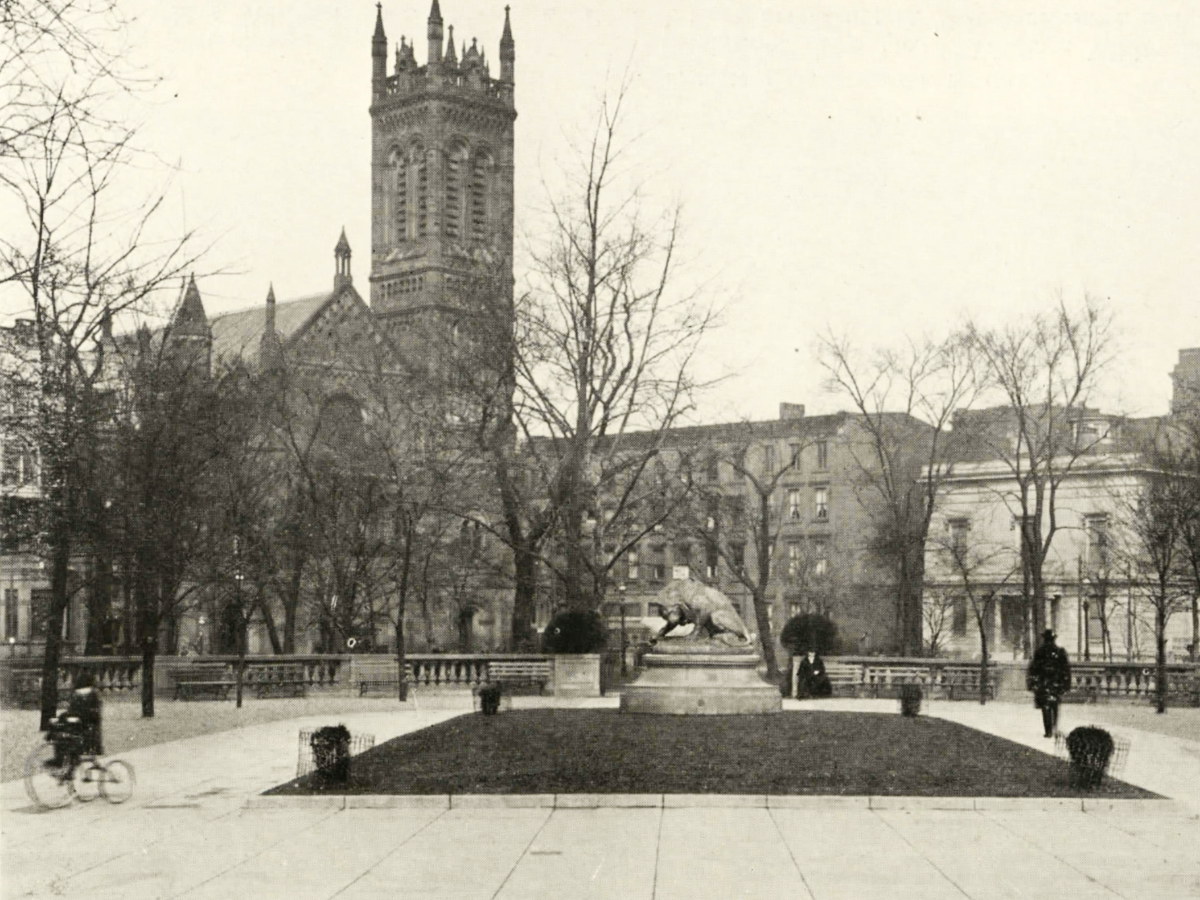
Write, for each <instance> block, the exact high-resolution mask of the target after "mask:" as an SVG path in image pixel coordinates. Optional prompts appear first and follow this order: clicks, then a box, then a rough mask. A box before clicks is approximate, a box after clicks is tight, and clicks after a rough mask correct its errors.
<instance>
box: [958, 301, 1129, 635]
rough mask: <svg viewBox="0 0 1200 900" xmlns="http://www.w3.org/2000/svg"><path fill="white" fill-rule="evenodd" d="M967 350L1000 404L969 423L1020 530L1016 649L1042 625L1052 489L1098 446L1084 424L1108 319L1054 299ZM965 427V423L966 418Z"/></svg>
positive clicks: (1054, 527)
mask: <svg viewBox="0 0 1200 900" xmlns="http://www.w3.org/2000/svg"><path fill="white" fill-rule="evenodd" d="M969 339H970V346H971V348H972V350H973V352H974V353H976V354H978V356H979V359H980V361H981V363H982V364H983V365H984V366H985V367H986V372H987V376H988V378H989V380H990V382H991V383H992V384H993V385H994V386H995V389H996V390H997V391H998V392H999V394H1000V395H1001V397H1002V398H1003V400H1004V408H1003V409H1002V410H1001V411H1000V412H999V414H998V415H996V416H993V418H992V419H991V420H990V421H983V420H979V421H975V422H973V423H972V425H971V430H972V432H973V435H972V437H973V439H976V440H979V441H981V442H982V443H983V444H984V445H985V446H986V448H987V449H988V451H989V455H991V457H992V458H994V459H997V460H1001V461H1003V463H1004V465H1005V466H1006V468H1007V469H1008V472H1009V474H1010V476H1011V477H1012V480H1013V484H1014V487H1013V489H1012V490H1011V491H1009V490H1006V491H1005V497H1004V499H1005V502H1006V503H1007V504H1009V506H1010V509H1012V510H1013V512H1014V515H1015V517H1016V521H1017V522H1018V524H1019V530H1020V539H1021V543H1020V546H1021V560H1022V599H1023V604H1022V607H1023V608H1022V614H1023V618H1024V628H1023V630H1022V644H1023V647H1024V650H1025V653H1026V655H1028V653H1029V651H1030V647H1031V643H1032V642H1031V633H1040V632H1041V631H1042V630H1043V629H1044V628H1045V622H1046V608H1045V607H1046V583H1045V575H1044V568H1045V564H1046V559H1047V557H1048V556H1049V554H1050V548H1051V545H1052V544H1053V542H1054V538H1055V536H1056V535H1057V533H1058V530H1059V528H1060V525H1061V523H1060V522H1059V517H1058V491H1059V488H1060V486H1061V485H1062V483H1063V481H1064V480H1065V479H1066V478H1068V477H1069V476H1070V475H1071V473H1072V472H1073V471H1074V470H1075V469H1076V468H1077V467H1078V466H1079V464H1080V462H1081V460H1084V459H1086V457H1087V454H1088V452H1089V451H1090V450H1091V449H1092V447H1093V446H1094V444H1095V443H1097V442H1098V441H1099V440H1102V439H1103V438H1104V436H1105V435H1104V434H1096V435H1094V436H1092V437H1091V438H1089V437H1088V436H1087V432H1086V430H1085V429H1083V428H1082V427H1081V422H1082V420H1084V419H1085V417H1086V415H1087V413H1088V412H1089V410H1088V407H1087V404H1088V401H1089V400H1090V399H1091V394H1092V392H1093V390H1094V389H1095V387H1096V383H1097V380H1098V378H1099V376H1100V375H1101V373H1102V372H1103V371H1104V369H1105V367H1106V366H1107V365H1108V363H1109V360H1110V343H1111V318H1110V316H1109V315H1108V314H1107V313H1106V312H1105V311H1104V310H1103V309H1102V308H1101V307H1100V305H1099V304H1098V303H1097V302H1096V301H1095V300H1093V299H1092V298H1090V297H1089V298H1086V299H1085V300H1084V302H1083V304H1082V305H1081V306H1080V307H1079V308H1078V309H1071V308H1070V307H1068V306H1067V304H1066V303H1065V301H1060V303H1059V304H1058V306H1057V307H1056V308H1055V309H1054V311H1053V312H1052V313H1049V314H1046V315H1039V316H1036V317H1034V318H1033V319H1032V320H1031V321H1028V322H1023V323H1022V324H1020V325H1012V326H1008V327H1006V328H1003V329H996V330H988V329H984V328H982V327H980V326H978V325H974V324H973V325H971V326H969ZM963 423H964V424H966V421H965V420H963Z"/></svg>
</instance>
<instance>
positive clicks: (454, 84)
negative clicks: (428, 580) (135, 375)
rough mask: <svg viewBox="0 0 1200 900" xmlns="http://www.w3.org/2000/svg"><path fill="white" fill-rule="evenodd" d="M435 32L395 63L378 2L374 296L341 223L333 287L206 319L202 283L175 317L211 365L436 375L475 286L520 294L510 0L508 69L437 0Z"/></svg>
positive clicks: (487, 626)
mask: <svg viewBox="0 0 1200 900" xmlns="http://www.w3.org/2000/svg"><path fill="white" fill-rule="evenodd" d="M427 35H428V47H427V51H426V62H425V65H419V64H418V63H417V59H416V47H415V41H414V42H412V43H410V42H407V41H406V40H405V39H404V38H401V40H400V42H399V44H398V45H397V46H396V47H395V53H394V57H393V59H392V62H391V66H390V68H391V72H390V74H389V53H388V39H387V36H386V34H385V32H384V26H383V10H382V7H381V6H379V5H377V13H376V19H375V32H374V34H373V36H372V38H371V108H370V116H371V173H370V186H371V268H370V276H369V279H368V284H369V291H368V296H369V300H366V299H364V297H363V294H361V293H360V292H359V288H358V287H357V286H356V285H355V283H354V278H353V276H352V273H351V248H350V243H349V241H348V239H347V237H346V234H345V231H344V230H343V232H342V234H341V237H340V239H339V240H338V242H337V246H336V247H335V249H334V276H333V289H332V290H324V289H322V290H319V291H317V292H314V293H312V294H310V295H307V296H303V297H298V298H294V299H290V300H279V301H277V300H276V298H275V294H274V290H273V289H268V291H267V297H266V303H265V305H259V306H256V307H255V308H252V309H247V310H242V311H239V312H231V313H226V314H221V315H215V316H212V317H209V316H207V315H206V313H205V311H204V305H203V301H202V298H201V293H200V290H199V288H198V286H197V285H196V284H195V282H194V281H193V282H192V283H190V284H189V285H188V288H187V290H186V291H185V294H184V297H183V299H182V301H181V303H180V305H179V307H178V308H177V310H176V312H175V314H174V319H173V321H172V326H171V332H172V334H173V336H174V337H175V339H177V340H179V339H186V340H188V341H190V342H192V343H193V345H195V344H201V345H204V344H206V345H207V348H208V352H209V357H210V359H212V360H213V361H214V362H217V363H220V362H221V361H231V360H234V359H240V360H241V361H242V362H243V363H245V364H248V365H249V366H251V367H252V368H268V367H270V366H272V365H274V364H276V363H280V362H286V363H287V364H288V365H289V366H294V367H298V368H303V369H306V370H308V371H309V372H314V371H320V370H322V369H324V370H325V371H326V372H329V373H334V372H337V371H341V372H345V371H347V370H353V369H354V367H355V366H359V367H363V368H366V367H369V366H370V365H373V364H378V360H379V359H380V358H381V357H382V358H384V359H389V360H390V365H391V367H392V368H394V369H395V370H397V371H406V372H410V373H419V372H429V371H431V370H432V369H435V368H437V359H436V358H434V357H436V356H437V354H439V353H440V352H444V351H442V350H440V349H439V348H443V347H445V346H447V343H448V342H447V341H446V340H431V339H430V337H431V335H433V334H435V333H436V334H437V335H439V336H440V337H442V338H445V337H446V336H447V335H450V334H455V335H456V334H457V329H458V327H459V319H460V317H461V316H462V315H463V312H464V305H465V303H464V295H465V294H466V293H469V290H468V287H467V286H469V285H477V284H480V283H487V284H493V285H497V288H496V289H495V290H494V291H493V292H492V294H491V295H492V296H498V297H499V298H500V301H501V302H502V303H507V304H511V300H512V251H513V122H514V120H515V119H516V115H517V113H516V110H515V108H514V105H513V64H514V45H513V38H512V30H511V27H510V24H509V17H508V8H507V7H506V8H505V17H504V30H503V33H502V35H501V38H500V58H499V62H500V69H499V77H498V78H494V77H492V71H491V66H490V65H489V62H488V60H487V58H486V54H485V52H484V51H483V50H482V49H480V48H479V46H478V45H477V43H476V41H475V40H474V39H472V41H471V44H470V46H467V44H466V43H465V42H463V44H462V45H461V49H456V48H455V42H454V28H453V26H450V27H449V28H448V29H446V28H444V24H443V20H442V15H441V10H440V8H439V5H438V0H433V6H432V8H431V10H430V13H429V19H428V23H427ZM492 321H498V319H495V318H493V319H492ZM485 339H486V336H485ZM368 357H369V358H370V362H368ZM339 381H343V379H339V378H338V377H337V376H336V375H332V374H331V377H330V384H329V389H330V391H331V392H333V393H345V390H346V388H345V384H344V383H341V384H339V383H338V382H339ZM501 615H502V613H501V612H500V611H499V610H494V611H491V612H489V611H487V610H485V611H484V612H483V613H482V614H481V616H480V621H479V622H478V623H477V629H478V628H479V627H482V628H483V631H484V633H483V634H482V635H479V637H480V638H481V639H480V641H479V643H480V644H483V645H495V644H498V643H499V642H500V641H501V640H502V636H503V634H504V631H503V624H502V623H501V621H500V618H501ZM252 649H253V648H252Z"/></svg>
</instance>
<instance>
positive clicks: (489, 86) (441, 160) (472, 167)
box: [370, 0, 517, 348]
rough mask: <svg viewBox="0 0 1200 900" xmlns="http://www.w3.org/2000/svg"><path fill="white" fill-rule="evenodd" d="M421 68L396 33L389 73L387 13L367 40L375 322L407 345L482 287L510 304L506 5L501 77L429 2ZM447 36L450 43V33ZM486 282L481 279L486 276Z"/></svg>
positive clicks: (451, 319) (448, 321)
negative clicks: (459, 42)
mask: <svg viewBox="0 0 1200 900" xmlns="http://www.w3.org/2000/svg"><path fill="white" fill-rule="evenodd" d="M426 35H427V38H428V45H427V50H426V62H425V65H418V64H417V60H416V52H415V47H416V39H415V38H414V39H412V40H411V41H410V40H409V39H407V38H406V37H403V36H402V37H401V38H400V43H399V44H398V45H397V47H396V51H395V62H394V66H393V70H392V74H390V75H389V74H388V71H387V68H388V41H387V37H386V35H385V33H384V30H383V11H382V8H378V4H377V13H376V19H375V33H374V36H373V37H372V40H371V57H372V60H371V61H372V77H371V277H370V285H371V287H370V303H371V308H372V311H373V312H374V314H375V315H376V317H377V320H378V321H379V322H380V323H381V325H382V326H383V328H384V329H385V331H387V332H388V333H389V335H391V336H392V337H393V338H394V339H395V340H396V341H397V343H398V344H399V345H400V346H402V347H409V348H412V347H413V346H414V345H415V346H418V347H421V346H423V345H425V344H426V342H424V341H422V339H421V337H420V336H421V335H422V334H423V333H425V332H424V329H429V328H434V329H444V330H447V331H448V330H449V329H451V328H455V327H456V319H457V312H458V311H459V310H460V309H461V304H462V302H463V300H464V297H465V296H466V295H467V294H470V293H477V292H478V290H479V288H478V287H477V285H480V284H481V283H482V284H488V285H495V287H494V288H488V292H489V294H490V295H491V296H497V297H499V298H501V299H502V300H505V301H506V302H507V303H509V304H511V301H512V254H513V122H514V120H515V119H516V117H517V113H516V110H515V108H514V106H513V64H514V52H513V39H512V29H511V26H510V24H509V18H508V7H505V11H504V31H503V35H502V37H501V39H500V73H499V74H500V77H499V78H493V77H492V76H491V69H490V66H489V64H488V61H487V58H486V54H485V52H484V51H483V50H482V49H480V48H479V46H478V45H477V42H476V40H475V39H474V38H472V40H471V43H470V46H468V45H467V43H466V42H465V41H464V42H463V43H462V46H461V50H460V49H458V48H456V47H455V46H454V27H453V26H450V27H449V29H447V30H446V32H444V31H443V21H442V14H441V9H440V8H439V6H438V0H433V6H432V9H430V12H429V20H428V22H427V28H426ZM447 37H448V40H445V38H447ZM481 279H488V281H484V282H481Z"/></svg>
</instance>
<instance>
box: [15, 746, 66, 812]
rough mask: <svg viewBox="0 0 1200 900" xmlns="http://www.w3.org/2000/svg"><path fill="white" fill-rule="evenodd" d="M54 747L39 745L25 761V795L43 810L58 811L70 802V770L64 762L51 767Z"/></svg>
mask: <svg viewBox="0 0 1200 900" xmlns="http://www.w3.org/2000/svg"><path fill="white" fill-rule="evenodd" d="M55 755H56V754H55V750H54V746H53V745H52V744H50V743H40V744H38V745H37V746H36V747H34V748H33V750H32V751H31V752H30V754H29V756H28V757H26V759H25V793H27V794H28V795H29V799H30V800H32V801H33V802H34V803H36V804H37V805H38V806H40V807H42V808H43V809H58V808H59V807H61V806H66V805H67V804H68V803H70V802H71V794H72V793H73V791H72V788H71V769H70V767H69V766H68V764H67V763H66V761H65V760H63V761H61V762H59V763H58V764H57V765H51V762H52V761H53V760H54V757H55Z"/></svg>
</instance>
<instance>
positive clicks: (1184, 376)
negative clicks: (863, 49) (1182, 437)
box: [1171, 347, 1200, 414]
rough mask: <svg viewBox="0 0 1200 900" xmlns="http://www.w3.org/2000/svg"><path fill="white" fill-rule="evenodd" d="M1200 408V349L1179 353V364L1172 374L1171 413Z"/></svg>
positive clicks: (1192, 348) (1195, 348) (1194, 348)
mask: <svg viewBox="0 0 1200 900" xmlns="http://www.w3.org/2000/svg"><path fill="white" fill-rule="evenodd" d="M1189 407H1190V408H1191V409H1192V411H1195V410H1196V409H1197V408H1198V407H1200V347H1191V348H1189V349H1187V350H1180V351H1179V363H1178V365H1176V366H1175V369H1174V370H1173V371H1172V372H1171V412H1172V413H1175V414H1178V413H1182V412H1184V411H1186V410H1187V409H1188V408H1189Z"/></svg>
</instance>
